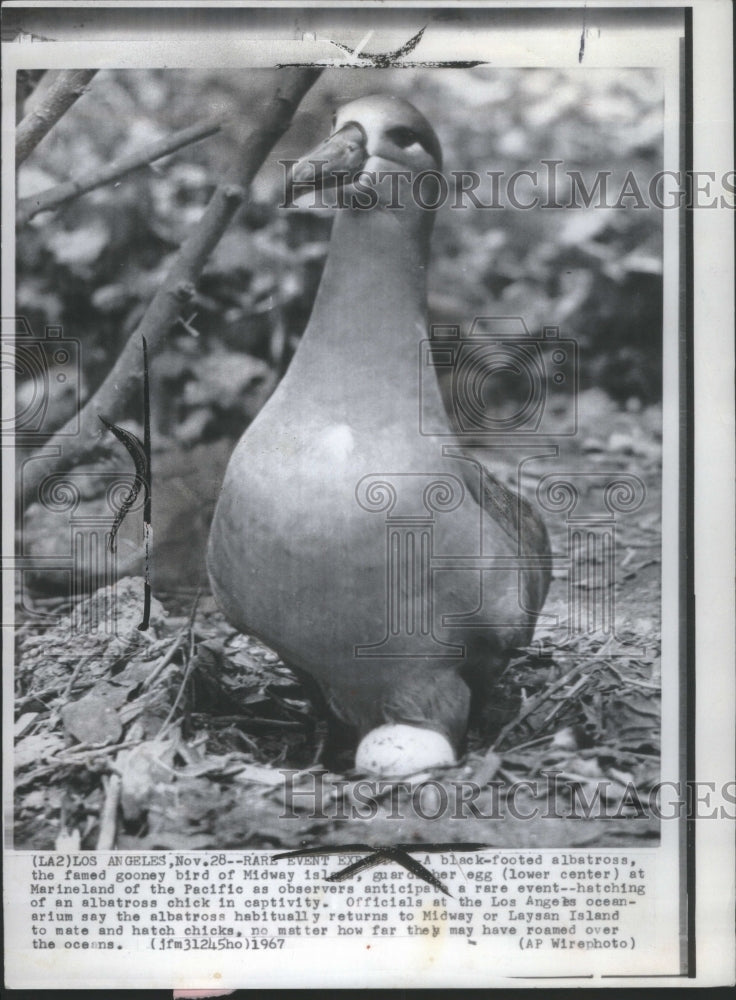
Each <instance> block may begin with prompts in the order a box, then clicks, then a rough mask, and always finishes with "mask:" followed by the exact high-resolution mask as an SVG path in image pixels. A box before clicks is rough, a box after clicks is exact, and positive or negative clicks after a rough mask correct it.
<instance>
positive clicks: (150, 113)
mask: <svg viewBox="0 0 736 1000" xmlns="http://www.w3.org/2000/svg"><path fill="white" fill-rule="evenodd" d="M272 82H273V74H272V73H271V72H270V71H242V72H235V73H234V72H232V71H224V70H223V71H219V72H213V71H209V72H197V73H194V72H190V71H166V70H151V71H125V72H123V71H119V72H116V71H105V72H102V73H100V74H98V76H97V78H96V79H95V80H94V82H93V86H92V88H91V90H90V92H89V93H88V94H87V95H85V96H84V98H83V99H82V100H81V101H79V102H78V104H77V105H76V106H75V107H74V108H73V109H72V111H71V112H70V113H69V114H68V115H67V116H66V117H65V118H64V119H63V120H62V121H61V122H60V123H59V124H58V125H57V126H56V128H55V129H54V130H53V132H52V133H51V134H50V135H49V136H48V137H47V138H46V139H45V140H44V142H43V143H42V145H41V146H40V147H39V148H38V149H37V150H36V152H35V153H34V155H33V156H32V158H31V159H30V160H29V161H28V163H27V164H26V165H25V166H24V167H23V169H22V170H21V172H20V176H19V193H20V194H21V195H23V194H28V193H31V192H33V191H36V190H39V189H42V188H45V187H47V186H49V185H51V184H53V183H55V182H58V181H61V180H65V179H66V178H67V177H69V176H70V175H71V176H73V175H74V174H75V173H78V172H79V171H80V170H81V169H88V168H90V167H93V166H94V165H95V164H103V163H106V162H108V161H110V160H112V159H115V158H118V157H120V156H121V155H123V154H125V153H127V152H129V151H131V150H133V149H136V148H139V147H141V146H144V145H145V144H146V143H147V142H149V141H151V140H153V139H155V138H158V137H159V136H162V135H165V134H167V133H168V132H170V131H172V130H175V129H178V128H182V127H185V126H187V125H189V124H191V123H192V122H193V121H197V120H200V119H202V118H204V117H207V116H208V115H210V114H223V115H226V116H227V127H226V128H225V130H224V131H223V132H222V133H221V134H219V135H217V136H215V137H212V138H210V139H208V140H205V141H203V142H200V143H198V144H196V145H194V146H192V147H187V148H185V149H183V150H181V151H180V152H178V153H176V154H174V155H173V156H171V157H168V158H167V159H166V160H162V161H159V162H158V163H156V164H154V165H153V166H151V167H150V168H148V169H145V170H141V171H139V172H137V173H136V174H135V175H132V176H129V177H127V178H125V179H123V180H122V181H121V182H120V183H118V184H115V185H113V186H110V187H106V188H102V189H100V190H98V191H95V192H93V193H91V194H88V195H86V196H85V197H83V198H81V199H79V200H77V201H75V202H73V203H71V204H70V205H68V206H67V207H65V208H63V209H62V210H60V211H59V212H58V213H56V214H55V215H54V216H50V215H49V214H46V215H45V216H43V215H42V216H40V217H37V218H36V219H35V220H34V221H33V222H32V223H31V225H30V226H28V227H26V229H25V230H24V231H22V232H21V233H19V235H18V244H17V247H18V297H17V306H18V311H19V312H20V313H21V314H24V315H26V316H28V318H29V320H30V322H31V325H32V327H33V328H34V330H35V331H36V332H39V331H41V330H42V329H43V327H44V326H45V325H46V324H59V323H61V324H62V325H63V327H64V331H65V334H66V335H67V336H72V337H75V338H78V339H79V340H80V341H81V344H82V351H83V368H84V374H85V382H86V391H87V393H90V392H92V391H94V388H95V386H96V385H97V384H99V382H100V381H101V379H102V378H103V377H104V375H105V373H106V372H107V370H108V368H109V366H110V364H111V362H112V360H113V359H114V358H115V356H116V355H117V353H118V352H119V351H120V349H121V347H122V345H123V344H124V342H125V340H126V338H127V337H128V336H129V334H130V332H131V331H132V330H133V329H134V328H135V325H136V323H137V321H138V320H139V318H140V315H141V312H142V310H143V309H144V308H145V306H146V304H147V302H148V301H149V299H150V297H151V295H152V293H153V291H154V290H155V289H156V287H157V286H158V284H159V283H160V282H161V280H162V277H163V275H164V274H165V273H166V270H167V267H168V265H169V262H170V258H171V255H172V254H173V253H175V252H176V249H177V247H178V245H179V244H180V242H181V240H182V239H183V238H184V237H185V235H186V234H187V233H188V232H189V231H190V229H191V227H192V226H196V225H197V222H198V219H199V218H200V215H201V213H202V211H203V209H204V207H205V205H206V203H207V200H208V198H209V196H210V195H211V193H212V190H213V188H214V186H215V185H216V184H217V183H218V182H219V181H220V180H221V179H222V178H223V176H224V175H225V174H226V173H227V170H228V167H229V166H230V164H231V162H232V160H233V157H234V156H235V155H236V140H237V138H238V137H239V136H240V135H242V134H243V133H244V132H247V129H248V127H249V126H250V125H252V124H254V122H255V121H256V120H257V118H258V115H259V112H260V108H261V102H262V99H263V97H264V95H265V93H266V92H267V90H268V88H269V87H270V86H271V85H272ZM377 91H384V92H391V93H398V94H401V95H403V96H406V97H408V98H409V99H411V100H413V101H414V102H415V103H416V104H417V106H418V107H420V109H421V110H422V111H424V112H425V113H426V114H427V116H428V117H429V118H430V120H431V121H432V123H433V124H434V125H435V127H436V129H437V132H438V133H439V136H440V139H441V142H442V145H443V148H444V154H445V169H446V170H447V171H452V170H475V171H479V172H481V173H483V172H485V171H488V170H493V171H504V173H505V174H506V175H507V176H508V175H510V174H511V173H513V172H514V171H516V170H522V169H532V170H537V171H539V172H540V176H541V177H542V178H544V168H543V167H542V165H541V161H543V160H545V159H556V160H562V161H563V163H562V164H561V166H560V170H561V171H568V170H577V171H580V172H581V173H582V175H583V177H584V178H585V180H586V182H587V183H588V186H590V183H592V180H593V179H594V177H595V172H596V171H597V170H606V171H610V172H611V174H612V176H611V178H610V181H609V190H610V191H611V192H612V196H611V198H612V200H615V198H616V197H617V193H618V191H619V190H620V187H621V184H622V182H623V179H624V177H625V174H626V172H627V171H629V170H633V171H634V173H635V175H636V176H637V179H639V180H640V184H641V186H642V187H644V186H645V185H646V183H647V182H648V179H649V177H651V175H652V174H653V173H654V172H655V171H656V170H657V169H659V168H660V167H661V140H662V132H661V129H662V103H661V86H660V81H659V78H658V76H657V74H656V73H654V72H651V71H647V70H628V71H622V72H617V73H615V74H613V73H611V72H609V71H604V70H587V69H586V70H581V71H579V72H564V71H558V70H543V69H536V70H494V69H486V68H477V69H472V70H454V69H445V70H434V71H427V70H424V71H413V70H407V71H404V70H394V71H390V70H389V71H385V70H381V71H372V70H332V71H328V72H327V73H325V74H324V75H323V77H322V78H321V79H320V80H319V81H318V83H317V85H316V86H315V88H314V90H313V91H312V92H310V94H308V95H307V98H306V100H305V101H304V102H303V105H302V108H301V111H300V114H299V115H298V118H297V120H296V122H295V123H294V126H293V127H292V129H291V130H290V132H289V133H288V134H287V136H286V137H285V139H284V140H283V141H282V142H281V143H280V144H279V146H278V147H277V148H276V149H275V150H274V153H273V155H272V157H271V158H270V160H269V162H268V164H267V165H266V167H264V169H263V170H262V172H261V175H260V177H259V178H258V181H257V183H256V185H255V187H254V191H253V197H252V200H251V202H250V204H249V205H248V206H247V207H246V208H245V209H244V210H243V211H242V212H241V213H240V215H239V217H238V220H237V223H236V224H235V225H234V226H232V227H231V229H230V230H229V232H228V233H227V234H226V236H225V237H224V239H223V240H222V242H221V243H220V245H219V246H218V248H217V249H216V251H215V253H214V254H213V257H212V259H211V260H210V262H209V264H208V265H207V267H206V268H205V272H204V274H203V275H202V279H201V281H200V282H199V285H198V289H197V295H196V298H195V300H194V302H193V303H192V307H191V310H190V312H189V313H188V314H187V316H185V317H184V318H185V319H187V318H189V317H191V316H192V315H194V318H193V319H192V320H191V323H190V324H189V326H188V328H187V327H185V326H184V325H180V326H179V327H177V328H175V329H173V330H172V331H171V332H170V335H169V338H168V348H167V350H166V351H165V352H164V354H163V355H162V356H160V357H159V359H157V361H156V369H157V373H158V378H159V380H160V381H159V384H158V386H157V392H156V402H157V423H158V431H159V432H160V433H162V434H163V435H166V436H168V435H173V436H174V437H176V438H177V439H178V440H179V441H180V442H182V443H185V444H192V443H195V442H198V441H202V440H211V439H213V438H217V437H222V436H232V435H235V434H237V433H239V432H240V431H241V430H242V428H243V426H244V423H245V422H247V420H248V419H250V418H251V417H252V416H253V412H254V410H255V409H257V408H258V406H259V405H260V403H261V401H262V398H263V393H260V394H259V393H257V392H255V389H256V387H257V386H258V385H261V386H262V387H263V383H266V392H267V391H268V389H269V388H270V387H271V386H272V384H273V380H274V378H277V377H278V376H279V375H280V374H281V372H282V371H283V368H284V366H285V365H286V363H288V359H289V357H290V355H291V353H292V351H293V349H294V346H295V344H296V341H297V340H298V337H299V335H300V334H301V332H302V330H303V328H304V326H305V324H306V321H307V318H308V315H309V311H310V308H311V302H312V299H313V296H314V293H315V290H316V286H317V284H318V281H319V275H320V273H321V268H322V265H323V262H324V254H325V251H326V246H327V242H328V240H329V229H330V224H331V220H330V219H329V218H324V217H322V216H319V217H318V216H315V215H307V214H306V213H304V212H299V211H297V210H293V209H291V210H289V209H280V208H278V204H279V202H280V201H281V194H282V189H283V168H282V167H280V166H279V164H278V162H277V161H278V160H279V159H281V158H288V157H296V156H299V155H301V154H303V153H304V152H305V151H306V150H307V149H309V148H311V146H312V145H313V144H314V143H315V142H316V141H317V140H319V139H320V138H321V137H322V136H323V135H324V134H325V130H326V129H327V128H328V127H329V121H330V115H331V112H332V109H333V108H334V106H335V105H336V104H339V103H341V102H342V101H344V100H348V99H350V98H351V97H354V96H358V95H361V94H365V93H371V92H377ZM528 190H529V188H528V186H527V187H526V188H525V187H524V184H520V185H519V192H520V194H523V196H524V197H527V195H528ZM560 191H561V200H562V201H564V200H565V198H566V196H567V194H568V186H567V185H565V183H564V178H563V182H562V183H561V185H560ZM480 194H481V197H483V198H484V201H485V200H486V199H487V196H488V189H481V191H480ZM484 194H485V197H484ZM542 194H544V192H542ZM624 205H625V207H622V208H616V209H601V208H590V209H582V208H581V209H574V210H568V209H547V210H536V211H520V210H514V209H512V208H509V207H506V208H505V209H501V210H499V209H491V210H480V209H478V210H474V209H473V208H472V207H471V208H466V209H464V210H462V211H453V210H452V209H451V208H449V207H445V208H444V209H443V210H441V211H440V212H438V217H437V221H436V230H435V236H434V242H433V266H432V271H431V275H430V291H431V299H430V305H431V311H432V317H433V318H434V319H435V321H438V322H455V323H458V324H460V326H461V327H462V328H464V329H467V326H468V325H469V322H470V321H471V320H472V318H473V317H474V316H476V315H483V316H488V315H493V316H507V315H516V316H520V317H522V318H523V319H524V321H525V322H526V324H527V327H528V328H529V330H530V332H531V333H532V334H535V335H537V334H538V333H539V330H540V328H541V327H542V326H543V325H547V324H548V325H554V326H559V327H560V329H561V332H562V334H563V335H564V336H568V337H570V336H571V337H574V338H575V339H577V341H578V343H579V345H580V347H581V350H582V355H581V367H580V374H581V388H582V389H585V388H588V387H590V386H598V387H600V388H603V389H605V390H606V392H607V393H609V394H610V395H611V396H612V397H613V398H614V399H616V400H617V401H619V402H621V403H623V402H625V401H626V400H628V399H630V398H632V397H633V398H635V399H638V400H640V401H641V402H642V403H645V404H646V403H649V402H656V401H657V399H658V398H659V396H660V392H661V387H660V364H659V361H660V356H661V246H660V241H661V226H660V221H661V220H660V214H659V213H658V212H656V211H655V210H641V209H638V208H636V207H635V206H634V199H628V200H626V201H625V202H624ZM226 374H227V375H228V376H229V377H227V378H226V377H224V376H225V375H226ZM503 391H504V388H503V386H502V385H501V386H499V392H503ZM130 416H133V414H130Z"/></svg>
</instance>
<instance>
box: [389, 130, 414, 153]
mask: <svg viewBox="0 0 736 1000" xmlns="http://www.w3.org/2000/svg"><path fill="white" fill-rule="evenodd" d="M386 134H387V135H388V137H389V139H390V140H391V141H392V142H395V143H396V145H397V146H401V148H402V149H406V147H407V146H413V145H414V143H415V142H419V136H418V135H417V134H416V132H413V131H412V130H411V129H410V128H404V127H403V125H399V126H398V127H397V128H392V129H389V130H388V132H387V133H386Z"/></svg>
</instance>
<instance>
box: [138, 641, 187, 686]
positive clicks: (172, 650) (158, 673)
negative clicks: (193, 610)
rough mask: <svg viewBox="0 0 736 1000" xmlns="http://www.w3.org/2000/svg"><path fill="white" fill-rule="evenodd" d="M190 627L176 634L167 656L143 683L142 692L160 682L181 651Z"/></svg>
mask: <svg viewBox="0 0 736 1000" xmlns="http://www.w3.org/2000/svg"><path fill="white" fill-rule="evenodd" d="M188 627H189V626H185V627H184V628H181V629H179V631H178V632H177V633H176V635H175V636H174V641H173V642H172V643H171V645H170V646H169V648H168V650H167V652H166V655H165V656H164V657H163V658H162V659H161V660H160V661H159V662H158V663H157V664H156V666H155V667H154V668H153V670H152V671H151V673H150V674H149V675H148V677H146V679H145V680H144V681H143V684H142V685H141V690H142V691H145V690H146V689H147V688H150V686H151V685H152V684H153V682H154V681H156V680H158V678H159V677H160V676H161V674H162V673H163V671H164V670H165V669H166V668H167V667H168V665H169V664H170V663H171V661H172V660H173V659H174V657H175V656H176V652H177V650H178V649H179V646H181V644H182V640H183V639H184V636H185V635H186V634H187V629H188Z"/></svg>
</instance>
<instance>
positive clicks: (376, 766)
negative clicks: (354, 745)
mask: <svg viewBox="0 0 736 1000" xmlns="http://www.w3.org/2000/svg"><path fill="white" fill-rule="evenodd" d="M454 763H455V753H454V751H453V749H452V746H451V745H450V742H449V741H448V740H447V738H446V737H445V736H443V735H442V733H438V732H437V731H436V730H434V729H425V728H423V727H421V726H407V725H404V724H403V723H387V724H386V725H384V726H378V728H377V729H372V730H371V731H370V732H369V733H368V734H367V736H364V737H363V739H362V740H361V742H360V745H359V746H358V750H357V752H356V754H355V767H356V770H358V771H361V772H363V773H364V774H374V775H377V776H379V777H392V778H395V777H403V776H405V775H408V774H416V772H417V771H422V770H423V769H424V768H427V767H439V766H442V765H446V764H454Z"/></svg>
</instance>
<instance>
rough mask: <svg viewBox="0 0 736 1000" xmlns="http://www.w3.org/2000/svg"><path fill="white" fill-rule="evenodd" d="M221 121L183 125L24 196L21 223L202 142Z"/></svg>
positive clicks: (20, 205) (18, 218) (18, 216)
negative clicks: (91, 168)
mask: <svg viewBox="0 0 736 1000" xmlns="http://www.w3.org/2000/svg"><path fill="white" fill-rule="evenodd" d="M221 127H222V126H221V124H220V122H219V121H206V122H199V123H198V124H197V125H190V126H189V128H184V129H181V130H180V131H179V132H174V133H173V134H172V135H167V136H165V137H164V138H163V139H159V140H158V141H157V142H153V143H151V144H150V145H148V146H145V147H144V148H143V149H138V150H136V151H135V152H133V153H129V154H128V155H127V156H123V157H121V158H120V159H119V160H115V162H114V163H106V164H103V165H102V166H101V167H98V168H97V169H96V170H89V171H87V173H84V174H81V175H80V176H79V177H76V178H73V179H72V180H68V181H64V182H63V183H62V184H57V185H56V186H55V187H52V188H47V190H46V191H41V192H40V193H39V194H34V195H31V196H29V197H28V198H21V199H20V201H19V202H18V206H17V211H16V215H15V222H16V225H17V226H24V225H25V224H26V223H27V222H29V221H30V220H31V219H32V218H33V217H34V216H35V215H38V213H39V212H48V211H53V210H54V209H57V208H59V207H60V206H61V205H64V204H65V203H66V202H68V201H72V200H73V199H74V198H78V197H79V196H80V195H82V194H86V193H87V192H88V191H94V190H95V188H98V187H102V186H103V185H105V184H110V183H111V182H112V181H116V180H119V179H120V178H121V177H125V176H126V174H130V173H132V172H133V171H134V170H138V169H139V168H140V167H145V166H148V165H149V164H151V163H155V161H156V160H160V159H161V157H162V156H168V155H169V154H170V153H174V152H176V150H177V149H181V148H182V147H183V146H189V145H191V144H192V143H193V142H199V141H200V140H201V139H206V138H207V137H208V136H211V135H214V134H215V133H216V132H219V131H220V128H221Z"/></svg>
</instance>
